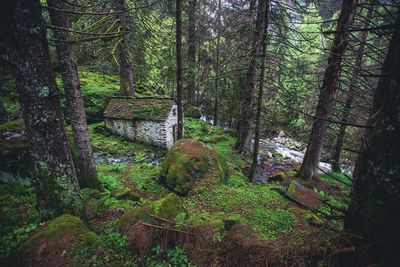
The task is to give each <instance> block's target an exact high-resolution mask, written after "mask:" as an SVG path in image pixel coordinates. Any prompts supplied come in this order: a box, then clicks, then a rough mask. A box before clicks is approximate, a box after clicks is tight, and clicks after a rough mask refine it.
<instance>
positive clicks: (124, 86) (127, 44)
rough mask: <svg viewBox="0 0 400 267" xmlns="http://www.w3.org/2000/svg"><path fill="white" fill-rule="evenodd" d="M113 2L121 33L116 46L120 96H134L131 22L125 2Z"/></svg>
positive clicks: (121, 0)
mask: <svg viewBox="0 0 400 267" xmlns="http://www.w3.org/2000/svg"><path fill="white" fill-rule="evenodd" d="M114 1H115V2H114V4H115V10H116V11H117V12H118V21H119V25H120V27H119V28H120V31H121V32H122V37H121V40H120V41H119V44H118V54H119V55H118V56H119V62H118V64H119V81H120V94H121V95H129V96H134V95H135V86H134V73H133V66H132V55H131V54H132V53H133V52H132V50H133V40H132V29H131V27H132V21H131V18H130V16H129V8H128V6H127V4H126V2H125V0H114Z"/></svg>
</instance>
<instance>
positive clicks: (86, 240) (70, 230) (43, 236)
mask: <svg viewBox="0 0 400 267" xmlns="http://www.w3.org/2000/svg"><path fill="white" fill-rule="evenodd" d="M100 244H101V241H100V239H99V237H98V236H97V235H96V234H95V233H94V232H92V231H90V230H89V229H88V228H87V227H86V225H85V224H84V223H83V222H82V221H81V220H80V219H79V218H78V217H75V216H72V215H68V214H65V215H62V216H60V217H57V218H55V219H54V220H53V221H51V222H50V223H49V224H47V225H46V226H45V227H44V228H42V229H41V230H40V231H38V232H37V233H36V234H34V235H33V236H32V237H31V238H29V239H28V241H26V242H25V243H24V244H23V245H22V247H21V248H20V250H19V251H18V253H16V254H15V255H14V256H13V257H11V258H10V260H9V262H10V264H11V265H9V266H33V267H35V266H40V267H42V266H75V265H76V263H74V262H73V261H74V256H75V255H77V254H78V253H79V251H80V249H82V248H83V247H85V250H88V251H90V253H92V254H93V255H95V254H96V253H97V252H98V251H99V249H101V247H100ZM88 253H89V252H88ZM76 266H78V265H76Z"/></svg>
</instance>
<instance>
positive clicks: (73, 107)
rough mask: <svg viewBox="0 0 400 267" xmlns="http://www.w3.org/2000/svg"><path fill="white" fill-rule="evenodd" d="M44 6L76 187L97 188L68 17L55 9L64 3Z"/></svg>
mask: <svg viewBox="0 0 400 267" xmlns="http://www.w3.org/2000/svg"><path fill="white" fill-rule="evenodd" d="M47 3H48V6H49V7H52V8H54V9H50V10H49V14H50V20H51V24H52V25H53V26H55V27H56V28H54V29H53V33H54V37H55V39H56V48H57V54H58V60H59V62H60V68H61V78H62V81H63V87H64V91H65V95H66V99H67V108H68V113H69V115H70V116H71V126H72V134H73V137H74V143H75V147H76V155H77V161H76V164H75V166H76V167H77V174H78V181H79V186H80V187H81V188H83V187H90V188H96V189H101V184H100V181H99V179H98V177H97V171H96V162H95V160H94V157H93V150H92V144H91V142H90V139H89V133H88V126H87V122H86V114H85V108H84V103H83V98H82V93H81V85H80V82H79V76H78V69H77V66H76V59H75V55H74V52H73V47H72V45H71V44H70V43H67V42H65V41H66V40H68V36H69V33H68V31H66V30H58V29H60V28H62V29H69V28H70V27H69V26H70V25H69V18H68V16H67V14H66V13H64V12H60V11H57V10H66V9H67V7H66V5H65V2H63V1H58V0H48V1H47Z"/></svg>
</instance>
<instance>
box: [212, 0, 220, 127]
mask: <svg viewBox="0 0 400 267" xmlns="http://www.w3.org/2000/svg"><path fill="white" fill-rule="evenodd" d="M217 17H218V24H217V47H216V48H215V50H216V51H215V53H216V56H215V87H214V123H213V124H214V126H215V125H217V124H218V105H219V89H218V86H219V79H220V77H219V73H220V70H221V62H220V59H219V54H220V42H221V0H218V11H217Z"/></svg>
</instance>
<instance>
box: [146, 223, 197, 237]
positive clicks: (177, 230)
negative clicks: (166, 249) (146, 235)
mask: <svg viewBox="0 0 400 267" xmlns="http://www.w3.org/2000/svg"><path fill="white" fill-rule="evenodd" d="M140 223H141V224H142V225H144V226H148V227H151V228H157V229H161V230H165V231H173V232H178V233H182V234H188V235H193V236H199V235H196V234H194V233H191V232H187V231H183V230H179V229H174V228H167V227H163V226H160V225H156V224H150V223H145V222H140Z"/></svg>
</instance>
